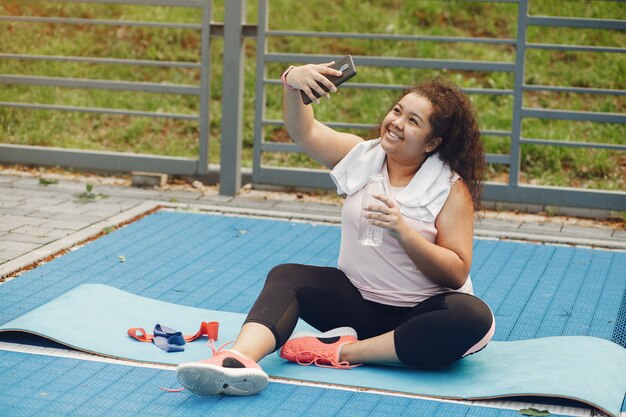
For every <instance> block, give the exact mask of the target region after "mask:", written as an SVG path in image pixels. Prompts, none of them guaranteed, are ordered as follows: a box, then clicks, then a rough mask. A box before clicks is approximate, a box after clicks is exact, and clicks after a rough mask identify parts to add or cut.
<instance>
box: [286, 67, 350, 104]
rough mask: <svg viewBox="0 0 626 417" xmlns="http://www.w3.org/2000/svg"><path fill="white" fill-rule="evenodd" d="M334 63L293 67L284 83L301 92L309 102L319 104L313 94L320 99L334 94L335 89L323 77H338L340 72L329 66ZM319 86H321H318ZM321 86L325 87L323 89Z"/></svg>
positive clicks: (333, 85)
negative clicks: (331, 93)
mask: <svg viewBox="0 0 626 417" xmlns="http://www.w3.org/2000/svg"><path fill="white" fill-rule="evenodd" d="M334 63H335V61H332V62H327V63H325V64H307V65H302V66H300V67H295V68H293V69H292V70H291V71H289V73H288V74H287V76H286V78H285V81H286V82H287V84H289V85H290V86H291V87H293V88H296V89H298V90H301V91H302V92H303V93H304V94H305V95H306V96H308V97H309V99H311V101H316V102H319V99H318V97H317V96H316V95H315V94H314V93H313V92H314V91H315V92H317V95H318V96H320V97H326V98H330V94H329V92H333V93H334V92H336V91H337V87H335V84H333V83H332V82H331V81H330V80H329V79H328V78H326V77H325V75H330V76H335V77H340V76H341V74H342V72H341V71H338V70H336V69H334V68H331V67H330V66H331V65H333V64H334ZM320 84H321V85H320ZM322 85H323V86H325V87H326V89H324V88H323V87H322Z"/></svg>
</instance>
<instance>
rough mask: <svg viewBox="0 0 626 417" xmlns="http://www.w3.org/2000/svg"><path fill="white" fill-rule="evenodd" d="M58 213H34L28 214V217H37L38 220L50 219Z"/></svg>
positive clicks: (38, 211)
mask: <svg viewBox="0 0 626 417" xmlns="http://www.w3.org/2000/svg"><path fill="white" fill-rule="evenodd" d="M55 214H56V213H55V212H53V211H40V210H37V211H34V212H32V213H29V214H28V217H36V218H38V219H49V218H50V217H52V216H54V215H55Z"/></svg>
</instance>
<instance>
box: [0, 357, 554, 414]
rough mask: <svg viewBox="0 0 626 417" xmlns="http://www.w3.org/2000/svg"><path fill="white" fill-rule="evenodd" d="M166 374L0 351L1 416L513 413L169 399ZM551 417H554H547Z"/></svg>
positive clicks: (381, 400)
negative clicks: (163, 388)
mask: <svg viewBox="0 0 626 417" xmlns="http://www.w3.org/2000/svg"><path fill="white" fill-rule="evenodd" d="M172 380H173V371H167V370H158V369H151V368H138V367H133V366H125V365H117V364H110V363H99V362H91V361H80V360H76V359H66V358H54V357H50V356H42V355H32V354H26V353H17V352H8V351H2V350H0V415H2V416H12V417H27V416H29V417H30V416H33V417H47V416H76V417H87V416H90V417H96V416H122V417H128V416H152V417H158V416H164V417H165V416H168V417H170V416H171V417H175V416H238V417H245V416H251V417H262V416H281V417H290V416H294V417H295V416H316V417H323V416H337V417H340V416H343V417H348V416H371V417H390V416H400V415H404V416H433V417H451V416H454V417H470V416H473V417H515V416H519V415H520V414H519V412H518V411H517V410H502V409H496V408H487V407H477V406H468V405H463V404H451V403H443V402H439V401H429V400H421V399H414V398H403V397H392V396H385V395H379V394H372V393H367V392H354V391H343V390H335V389H325V388H317V387H308V386H301V385H287V384H277V383H271V384H269V385H268V387H267V388H266V389H265V390H264V391H263V393H262V394H261V395H255V396H251V397H198V396H194V395H191V394H189V393H186V392H181V393H169V392H165V391H162V390H159V389H158V388H156V387H172V386H173V384H172ZM553 415H554V414H553Z"/></svg>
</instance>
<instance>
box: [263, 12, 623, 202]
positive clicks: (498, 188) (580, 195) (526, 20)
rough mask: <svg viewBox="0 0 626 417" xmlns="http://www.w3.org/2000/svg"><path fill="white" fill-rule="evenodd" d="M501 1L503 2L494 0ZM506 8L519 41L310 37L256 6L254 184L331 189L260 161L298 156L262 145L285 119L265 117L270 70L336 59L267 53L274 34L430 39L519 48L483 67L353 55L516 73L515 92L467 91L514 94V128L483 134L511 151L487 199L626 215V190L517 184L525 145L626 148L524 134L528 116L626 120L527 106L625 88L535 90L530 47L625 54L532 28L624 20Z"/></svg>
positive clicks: (310, 172) (318, 179)
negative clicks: (534, 95) (512, 13)
mask: <svg viewBox="0 0 626 417" xmlns="http://www.w3.org/2000/svg"><path fill="white" fill-rule="evenodd" d="M495 2H498V1H495ZM500 2H501V3H516V4H517V5H518V14H517V18H518V19H517V37H516V39H499V38H480V37H451V36H413V35H391V34H379V33H374V34H368V33H338V32H306V31H290V30H277V29H272V30H270V29H269V25H268V22H269V17H268V16H269V10H268V9H269V0H261V1H259V25H258V40H259V42H258V44H257V69H256V71H257V87H256V121H255V133H254V151H255V152H254V169H253V176H252V178H253V181H254V182H256V183H263V184H276V185H286V186H306V187H322V188H333V187H334V184H332V181H331V180H330V179H329V177H328V174H327V171H326V170H321V169H303V168H301V169H296V168H285V167H277V166H269V165H265V164H263V163H262V160H263V158H262V154H263V152H300V149H299V148H298V146H296V145H295V144H291V143H289V144H285V143H273V142H266V141H265V139H264V138H265V132H264V128H265V127H269V126H282V125H284V122H283V121H282V120H277V119H268V118H266V116H265V114H266V112H265V103H266V97H265V88H266V86H271V85H277V84H279V83H280V81H279V80H277V79H275V78H269V79H268V78H267V72H266V68H265V67H266V65H268V64H272V63H284V64H297V63H309V62H325V61H330V60H332V59H334V58H336V56H329V55H312V54H293V53H282V52H276V51H273V52H268V49H267V41H268V38H270V37H273V36H282V37H315V38H334V39H367V40H391V41H429V42H439V43H446V42H458V43H482V44H494V45H498V44H499V45H512V46H515V48H516V52H515V61H514V62H485V61H460V60H441V59H424V58H397V57H378V56H354V60H355V63H356V64H357V66H366V67H378V68H385V67H386V68H390V67H392V68H407V69H415V68H419V69H423V68H429V69H444V68H445V69H448V70H462V71H494V72H508V73H512V74H513V77H514V82H513V88H512V89H493V90H492V89H466V90H465V91H466V92H467V93H469V94H490V95H510V96H512V98H513V108H512V114H511V121H512V128H511V131H505V130H488V129H486V130H483V131H482V134H483V135H489V136H501V137H510V140H511V146H510V153H509V154H488V155H487V158H486V160H487V162H490V163H498V164H506V165H509V180H508V183H487V184H486V185H485V198H486V199H487V200H493V201H506V202H515V203H531V204H542V205H543V204H550V205H563V206H574V207H588V208H599V209H614V210H626V193H625V192H616V191H602V190H582V189H575V188H566V187H549V186H543V187H542V186H533V185H528V184H522V183H521V182H520V165H521V163H520V158H521V153H522V145H542V146H561V147H563V146H567V147H579V148H588V149H608V150H617V151H626V145H620V144H604V143H597V142H589V141H586V142H573V141H566V140H561V141H559V140H548V139H541V138H525V137H524V136H523V132H522V130H523V129H522V127H523V126H522V121H523V120H524V118H537V119H542V120H568V121H589V122H594V123H626V115H624V114H618V113H602V112H586V111H570V110H557V109H543V108H528V107H524V93H525V92H533V91H544V92H558V93H577V94H597V95H614V96H623V95H624V94H626V91H624V90H610V89H601V88H582V87H574V86H572V87H568V86H546V85H530V84H526V81H525V65H526V60H527V56H526V55H527V51H528V50H563V51H572V52H585V53H622V54H623V53H625V52H626V48H621V47H609V46H595V45H593V46H591V45H589V46H588V45H556V44H547V43H545V44H544V43H530V42H528V41H527V29H528V28H529V27H531V26H544V27H569V28H586V29H589V28H592V29H603V30H624V29H626V21H622V20H611V19H586V18H567V17H551V16H531V15H529V12H528V4H529V0H514V1H508V0H505V1H500ZM342 88H357V89H375V90H376V89H377V90H403V89H405V88H406V86H402V85H385V84H369V83H366V82H349V83H347V84H344V85H343V86H342ZM325 124H326V125H328V126H330V127H333V128H344V129H369V128H371V127H373V125H369V124H363V123H337V122H325Z"/></svg>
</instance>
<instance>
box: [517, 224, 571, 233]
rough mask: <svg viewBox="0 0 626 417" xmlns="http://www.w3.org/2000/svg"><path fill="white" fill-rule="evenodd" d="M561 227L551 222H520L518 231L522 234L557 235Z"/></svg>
mask: <svg viewBox="0 0 626 417" xmlns="http://www.w3.org/2000/svg"><path fill="white" fill-rule="evenodd" d="M562 227H563V225H562V224H561V223H552V222H543V223H536V222H522V224H520V227H519V229H520V230H521V231H524V232H541V233H547V232H548V233H550V232H551V233H558V232H560V231H561V228H562Z"/></svg>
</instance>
